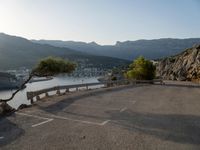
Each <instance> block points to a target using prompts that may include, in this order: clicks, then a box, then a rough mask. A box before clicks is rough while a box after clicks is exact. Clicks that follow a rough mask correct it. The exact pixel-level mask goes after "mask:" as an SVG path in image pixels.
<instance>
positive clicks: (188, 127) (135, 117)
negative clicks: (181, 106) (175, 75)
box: [107, 110, 200, 145]
mask: <svg viewBox="0 0 200 150" xmlns="http://www.w3.org/2000/svg"><path fill="white" fill-rule="evenodd" d="M107 113H109V115H110V120H115V121H114V124H116V125H119V126H120V127H122V128H124V129H127V130H129V131H139V132H142V133H145V134H149V135H152V136H155V137H157V138H160V139H162V140H168V141H173V142H178V143H183V144H184V143H189V144H196V145H199V144H200V117H199V116H193V115H178V114H152V113H137V112H133V111H130V110H128V111H126V112H123V113H119V112H116V111H108V112H107Z"/></svg>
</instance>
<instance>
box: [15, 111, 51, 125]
mask: <svg viewBox="0 0 200 150" xmlns="http://www.w3.org/2000/svg"><path fill="white" fill-rule="evenodd" d="M15 113H16V114H18V115H22V116H28V117H33V118H37V119H43V120H46V121H42V122H40V123H37V124H34V125H32V126H31V127H37V126H40V125H43V124H45V123H48V122H50V121H53V119H50V118H45V117H40V116H35V115H30V114H25V113H18V112H15Z"/></svg>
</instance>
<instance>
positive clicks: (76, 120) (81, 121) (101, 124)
mask: <svg viewBox="0 0 200 150" xmlns="http://www.w3.org/2000/svg"><path fill="white" fill-rule="evenodd" d="M51 117H52V118H56V119H63V120H69V121H74V122H80V123H84V124H92V125H98V126H103V125H105V124H106V123H107V122H106V123H105V121H104V122H102V123H97V122H91V121H85V120H79V119H71V118H67V117H62V116H56V115H51Z"/></svg>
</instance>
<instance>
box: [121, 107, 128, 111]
mask: <svg viewBox="0 0 200 150" xmlns="http://www.w3.org/2000/svg"><path fill="white" fill-rule="evenodd" d="M126 109H127V107H124V108H122V109H121V110H120V111H119V112H123V111H125V110H126Z"/></svg>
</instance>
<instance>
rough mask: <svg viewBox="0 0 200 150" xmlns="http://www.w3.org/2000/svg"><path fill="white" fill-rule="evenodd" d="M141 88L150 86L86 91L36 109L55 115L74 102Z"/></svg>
mask: <svg viewBox="0 0 200 150" xmlns="http://www.w3.org/2000/svg"><path fill="white" fill-rule="evenodd" d="M141 86H150V85H134V86H126V87H124V86H123V87H117V88H105V89H101V90H92V91H86V92H84V93H82V94H80V95H77V96H72V97H67V98H64V99H63V100H61V101H59V102H57V103H54V104H52V105H49V106H45V107H44V106H38V108H39V109H41V110H44V111H46V112H49V113H54V114H55V113H57V112H60V111H62V110H63V109H65V108H67V107H68V106H70V105H71V104H73V103H74V102H75V101H79V100H84V98H87V97H90V96H99V95H102V94H106V93H112V92H119V91H122V90H126V89H132V88H137V87H141Z"/></svg>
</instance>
